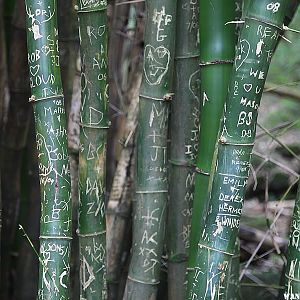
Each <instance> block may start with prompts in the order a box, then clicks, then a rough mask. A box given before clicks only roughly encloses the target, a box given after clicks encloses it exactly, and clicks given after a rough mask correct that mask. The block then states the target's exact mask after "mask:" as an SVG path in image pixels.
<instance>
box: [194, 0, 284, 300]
mask: <svg viewBox="0 0 300 300" xmlns="http://www.w3.org/2000/svg"><path fill="white" fill-rule="evenodd" d="M287 4H288V1H287V0H280V1H277V2H274V1H273V2H271V1H270V0H253V1H251V3H250V5H249V8H248V10H247V12H246V14H245V22H244V24H243V27H242V28H241V33H240V37H239V42H238V47H237V53H236V57H235V63H234V68H233V73H232V78H231V83H230V85H229V92H228V97H227V100H226V104H225V106H224V117H223V121H222V124H221V128H220V133H219V138H218V142H217V144H216V150H215V155H214V159H213V167H212V170H211V177H210V181H209V188H208V201H209V202H208V203H209V207H208V211H207V215H206V219H205V227H204V230H203V232H202V235H201V237H200V241H199V245H198V252H197V258H196V265H195V269H194V271H193V272H192V274H191V276H190V277H189V279H190V282H189V294H188V295H189V297H188V299H193V300H196V299H219V300H220V299H226V298H227V295H226V288H227V285H228V280H229V277H230V276H229V272H230V269H231V262H232V258H233V256H234V254H235V249H234V248H235V247H234V246H235V243H236V238H237V234H238V230H239V222H240V215H241V212H242V207H243V201H244V197H245V190H246V185H247V180H248V177H249V170H250V158H251V152H252V148H253V143H254V139H255V130H256V121H257V112H258V108H259V104H260V100H261V95H262V92H263V86H264V83H265V79H266V76H267V72H268V68H269V65H270V61H271V58H272V55H273V51H274V49H275V47H276V44H277V40H278V38H279V36H280V34H281V32H282V27H283V19H284V16H285V12H286V6H287Z"/></svg>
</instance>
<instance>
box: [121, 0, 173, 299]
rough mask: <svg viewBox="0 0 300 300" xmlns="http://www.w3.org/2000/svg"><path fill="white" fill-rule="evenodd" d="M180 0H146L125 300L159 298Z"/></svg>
mask: <svg viewBox="0 0 300 300" xmlns="http://www.w3.org/2000/svg"><path fill="white" fill-rule="evenodd" d="M176 2H177V1H174V0H147V1H146V25H145V48H144V62H143V80H142V85H141V89H140V103H139V110H140V113H139V119H138V122H139V125H138V140H137V164H136V165H137V173H136V196H135V201H134V204H133V210H134V211H133V242H132V245H133V246H132V257H131V262H130V267H129V275H128V279H127V284H126V290H125V295H124V298H123V299H130V300H140V299H143V300H148V299H155V298H156V293H157V288H158V284H159V278H160V267H161V266H160V261H161V256H162V252H163V245H164V231H165V222H166V209H167V208H166V204H167V197H168V158H167V133H168V116H169V105H170V103H168V102H169V100H171V98H172V82H173V61H174V52H175V39H174V36H175V30H176V6H177V5H176Z"/></svg>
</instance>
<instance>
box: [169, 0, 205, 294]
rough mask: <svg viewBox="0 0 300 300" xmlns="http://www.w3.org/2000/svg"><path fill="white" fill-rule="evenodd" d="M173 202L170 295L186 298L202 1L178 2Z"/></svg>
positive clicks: (171, 191) (172, 176) (171, 175)
mask: <svg viewBox="0 0 300 300" xmlns="http://www.w3.org/2000/svg"><path fill="white" fill-rule="evenodd" d="M176 19H177V29H176V31H177V32H176V50H175V52H176V53H175V75H174V77H175V78H174V92H175V97H174V100H173V102H172V107H171V122H170V132H171V144H170V177H169V178H170V187H169V195H170V198H169V205H168V227H167V243H168V244H167V247H168V290H169V292H168V293H169V299H173V300H175V299H184V297H185V289H184V288H183V286H184V282H185V273H186V264H187V257H188V248H189V235H190V230H191V215H192V214H191V210H192V205H193V194H194V175H195V173H194V168H193V166H194V164H195V162H196V153H197V147H198V129H199V109H200V97H199V95H200V92H199V86H200V84H199V81H200V76H199V62H200V60H199V37H198V30H199V26H198V23H199V3H198V1H188V2H187V1H186V0H179V1H177V18H176Z"/></svg>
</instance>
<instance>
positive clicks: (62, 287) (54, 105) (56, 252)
mask: <svg viewBox="0 0 300 300" xmlns="http://www.w3.org/2000/svg"><path fill="white" fill-rule="evenodd" d="M25 4H26V17H27V48H28V61H29V71H30V86H31V92H32V96H31V99H30V100H31V101H32V102H33V108H34V116H35V125H36V141H37V149H38V157H39V176H40V186H41V199H42V208H41V223H40V224H41V228H40V270H39V291H38V299H48V300H50V299H53V300H54V299H55V300H56V299H57V300H58V299H70V296H69V295H70V290H69V284H70V278H69V273H70V245H71V239H72V226H71V225H72V224H71V220H72V218H71V209H72V207H71V186H70V174H69V159H68V149H67V131H66V118H65V109H64V98H63V93H62V85H61V76H60V67H59V53H58V47H57V45H58V40H57V38H58V31H57V7H56V1H55V0H40V1H33V0H26V1H25Z"/></svg>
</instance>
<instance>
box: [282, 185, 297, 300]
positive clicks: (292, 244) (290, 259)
mask: <svg viewBox="0 0 300 300" xmlns="http://www.w3.org/2000/svg"><path fill="white" fill-rule="evenodd" d="M299 224H300V185H299V186H298V194H297V197H296V202H295V208H294V213H293V218H292V223H291V229H290V240H289V245H288V252H287V265H286V269H285V291H284V295H283V297H282V299H285V300H292V299H297V298H298V297H299V295H300V272H299V270H300V265H299V261H300V260H299V258H300V244H299V228H300V226H299Z"/></svg>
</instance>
